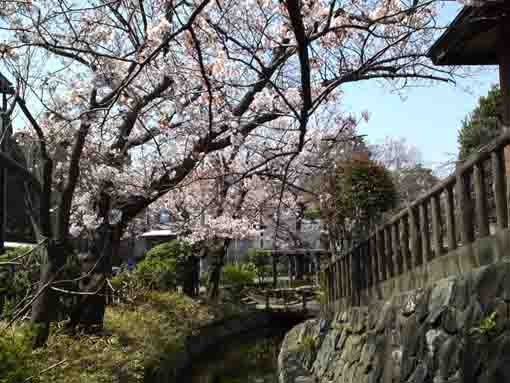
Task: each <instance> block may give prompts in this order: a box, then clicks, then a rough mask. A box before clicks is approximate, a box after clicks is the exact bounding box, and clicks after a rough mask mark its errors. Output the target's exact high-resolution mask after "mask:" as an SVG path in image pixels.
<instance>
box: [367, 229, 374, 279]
mask: <svg viewBox="0 0 510 383" xmlns="http://www.w3.org/2000/svg"><path fill="white" fill-rule="evenodd" d="M365 257H366V269H365V277H366V279H367V288H368V287H371V286H372V277H373V275H374V274H373V267H374V266H373V264H372V239H371V237H370V238H369V239H368V240H367V242H366V248H365Z"/></svg>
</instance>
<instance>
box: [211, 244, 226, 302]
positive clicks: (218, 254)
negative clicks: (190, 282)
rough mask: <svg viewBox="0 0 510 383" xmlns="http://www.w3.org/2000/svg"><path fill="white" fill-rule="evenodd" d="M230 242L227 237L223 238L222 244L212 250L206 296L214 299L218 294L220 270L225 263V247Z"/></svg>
mask: <svg viewBox="0 0 510 383" xmlns="http://www.w3.org/2000/svg"><path fill="white" fill-rule="evenodd" d="M229 243H230V240H229V239H225V240H224V241H223V246H222V247H221V248H219V249H218V250H217V251H215V252H214V255H213V260H214V261H213V264H212V266H211V268H212V270H211V272H210V273H209V281H208V289H209V292H208V296H209V299H210V300H212V301H215V300H217V299H218V297H219V295H220V280H221V271H222V269H223V265H224V263H225V255H226V253H227V248H228V245H229Z"/></svg>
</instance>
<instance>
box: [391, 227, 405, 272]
mask: <svg viewBox="0 0 510 383" xmlns="http://www.w3.org/2000/svg"><path fill="white" fill-rule="evenodd" d="M391 242H392V244H393V259H394V272H395V274H402V273H403V267H402V252H401V250H400V230H399V224H398V221H396V222H394V223H393V224H392V225H391Z"/></svg>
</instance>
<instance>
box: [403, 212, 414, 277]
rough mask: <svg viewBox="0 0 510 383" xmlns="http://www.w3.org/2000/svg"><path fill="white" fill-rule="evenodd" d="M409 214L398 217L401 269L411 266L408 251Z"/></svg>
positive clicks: (407, 269)
mask: <svg viewBox="0 0 510 383" xmlns="http://www.w3.org/2000/svg"><path fill="white" fill-rule="evenodd" d="M408 216H409V214H406V215H404V216H403V217H402V218H401V219H400V251H401V252H402V270H403V271H404V272H405V271H409V270H411V269H412V268H413V262H412V259H411V253H410V252H409V217H408Z"/></svg>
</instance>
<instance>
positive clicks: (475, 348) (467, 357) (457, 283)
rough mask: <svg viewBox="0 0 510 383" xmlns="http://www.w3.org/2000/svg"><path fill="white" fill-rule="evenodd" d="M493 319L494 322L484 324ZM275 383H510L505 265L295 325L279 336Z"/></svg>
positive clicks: (508, 271)
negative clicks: (284, 334) (493, 315)
mask: <svg viewBox="0 0 510 383" xmlns="http://www.w3.org/2000/svg"><path fill="white" fill-rule="evenodd" d="M492 313H496V314H495V315H496V317H495V323H491V321H490V320H488V318H489V317H490V315H491V314H492ZM321 327H322V331H321ZM279 378H280V383H298V382H301V383H312V382H319V383H347V382H348V383H358V382H359V383H391V382H405V383H453V382H458V383H460V382H469V383H471V382H473V383H482V382H483V383H502V382H510V263H506V262H499V263H497V264H493V265H489V266H486V267H483V268H479V269H476V270H473V271H471V272H468V273H466V274H464V275H462V276H457V277H451V278H446V279H442V280H440V281H438V282H436V283H435V284H434V285H432V286H431V287H428V288H423V289H417V290H414V291H412V292H409V293H405V294H401V295H398V296H394V297H393V298H392V299H390V300H388V301H386V302H376V303H373V304H371V305H369V306H367V307H364V308H359V307H357V308H351V309H348V310H346V311H340V312H338V313H337V314H336V315H335V316H334V318H332V319H331V320H328V321H326V320H322V321H319V320H313V321H308V322H305V323H303V324H300V325H298V326H297V327H295V328H294V329H293V330H291V331H290V332H289V333H288V334H287V336H286V338H285V341H284V344H283V346H282V350H281V353H280V357H279Z"/></svg>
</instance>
